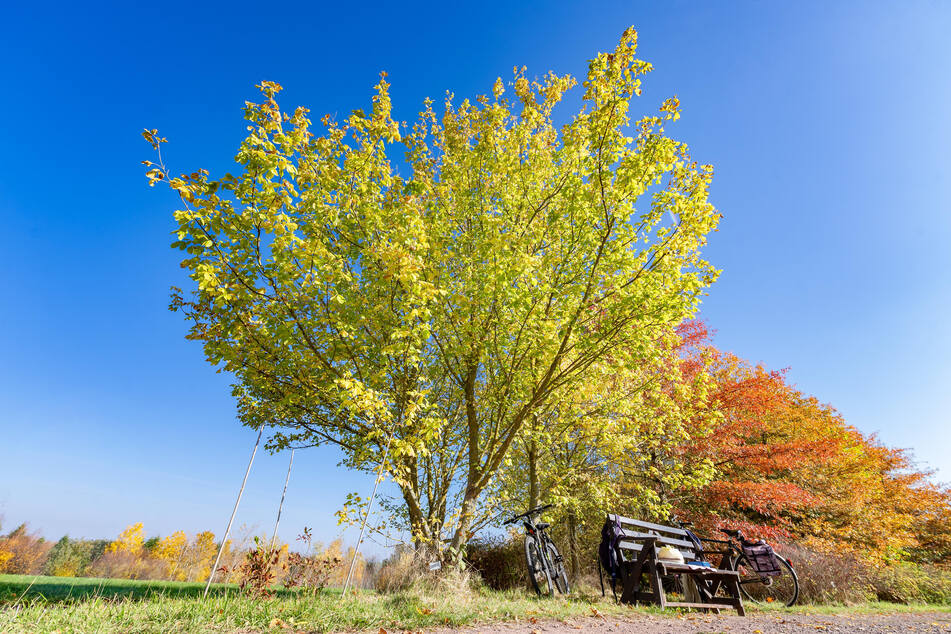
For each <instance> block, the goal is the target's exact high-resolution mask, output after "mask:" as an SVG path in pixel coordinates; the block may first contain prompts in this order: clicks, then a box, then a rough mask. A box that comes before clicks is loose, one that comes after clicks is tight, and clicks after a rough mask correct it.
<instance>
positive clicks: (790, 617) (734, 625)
mask: <svg viewBox="0 0 951 634" xmlns="http://www.w3.org/2000/svg"><path fill="white" fill-rule="evenodd" d="M475 632H480V633H481V632H485V633H487V634H496V633H497V634H575V633H576V632H598V633H603V634H607V633H609V632H610V633H612V634H687V633H688V632H689V633H692V634H699V633H701V632H702V633H704V634H713V633H726V634H774V633H785V632H842V633H845V632H867V633H870V634H878V633H885V632H892V633H898V632H951V613H947V612H940V613H919V614H854V615H845V614H835V615H815V614H777V615H766V614H756V615H753V616H747V617H745V618H744V617H738V616H728V615H721V616H713V615H699V614H697V615H694V614H689V615H684V616H651V615H632V616H630V617H624V618H617V617H606V618H597V617H590V618H586V619H581V620H572V621H547V622H543V621H538V622H536V623H530V622H525V621H521V622H519V623H503V624H498V625H483V626H475V627H466V628H461V629H457V630H452V629H440V630H434V631H432V632H431V634H437V633H438V634H450V633H453V634H472V633H475Z"/></svg>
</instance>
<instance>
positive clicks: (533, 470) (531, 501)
mask: <svg viewBox="0 0 951 634" xmlns="http://www.w3.org/2000/svg"><path fill="white" fill-rule="evenodd" d="M527 453H528V508H530V509H533V508H535V507H536V506H538V443H536V442H535V438H534V437H532V438H530V439H529V441H528V452H527Z"/></svg>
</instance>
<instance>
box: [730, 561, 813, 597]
mask: <svg viewBox="0 0 951 634" xmlns="http://www.w3.org/2000/svg"><path fill="white" fill-rule="evenodd" d="M776 558H777V559H779V563H780V569H781V570H782V572H780V573H779V574H778V575H774V576H771V577H766V576H763V575H760V574H759V573H757V572H756V571H755V570H754V569H753V566H751V565H750V562H749V560H748V559H747V558H746V555H740V556H739V557H737V558H736V559H734V560H733V561H732V563H731V567H732V568H733V570H736V571H737V572H738V573H740V592H741V593H743V598H744V599H746V600H747V601H753V602H754V603H762V604H764V605H765V604H771V605H785V606H786V607H792V606H793V605H794V604H795V603H796V600H797V599H798V598H799V577H798V576H797V575H796V571H795V570H793V567H792V566H790V565H789V562H788V561H786V560H785V559H784V558H782V557H780V556H779V555H776Z"/></svg>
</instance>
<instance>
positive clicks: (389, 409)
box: [145, 29, 719, 552]
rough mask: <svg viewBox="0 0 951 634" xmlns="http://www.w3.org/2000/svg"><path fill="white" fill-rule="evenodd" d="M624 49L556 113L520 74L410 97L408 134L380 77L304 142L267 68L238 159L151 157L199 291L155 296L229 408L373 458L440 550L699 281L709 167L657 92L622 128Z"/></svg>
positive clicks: (629, 38)
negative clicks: (559, 120)
mask: <svg viewBox="0 0 951 634" xmlns="http://www.w3.org/2000/svg"><path fill="white" fill-rule="evenodd" d="M636 41H637V36H636V33H635V31H634V30H633V29H629V30H628V31H626V32H625V33H624V35H623V36H622V38H621V41H620V43H619V44H618V46H617V48H616V49H615V50H614V51H613V52H611V53H605V54H600V55H598V56H597V57H596V58H595V59H593V60H592V61H591V62H590V65H589V70H588V73H587V78H586V79H585V81H584V82H583V87H584V93H583V95H582V105H581V108H580V111H579V112H577V113H576V114H575V115H574V117H573V118H571V119H570V121H568V122H567V123H565V124H564V125H561V126H557V125H556V124H555V123H554V121H553V112H554V109H555V107H556V106H557V105H558V104H559V102H560V101H561V100H562V97H563V95H564V94H565V93H566V92H567V91H568V90H570V89H571V88H572V87H574V86H575V83H576V82H575V80H574V79H573V78H572V77H570V76H559V75H555V74H553V73H550V74H548V75H546V76H545V77H544V78H541V79H539V80H535V81H532V80H530V79H529V78H528V77H526V75H525V71H524V69H521V70H516V72H515V74H514V78H513V80H512V81H511V82H510V83H508V84H506V83H504V82H503V81H502V80H498V81H497V82H496V83H495V85H494V86H493V88H492V91H491V94H490V95H486V96H478V97H477V98H476V99H475V100H474V101H470V100H468V99H465V100H463V101H461V102H460V103H458V104H457V103H456V102H455V100H454V98H453V96H452V95H451V94H450V95H448V96H447V98H446V100H445V103H444V105H443V107H442V109H441V111H439V112H438V113H437V111H436V110H435V109H434V106H433V103H432V102H431V101H430V100H427V101H426V103H425V107H424V109H423V111H422V112H421V113H420V116H419V119H418V121H417V122H416V123H415V124H414V125H413V126H412V127H411V128H409V129H407V128H406V126H405V124H403V125H401V124H399V123H397V122H396V121H394V120H393V118H392V117H391V103H390V97H389V92H388V88H389V84H388V83H387V82H386V80H385V75H384V79H382V80H381V81H380V83H379V84H378V85H377V86H376V94H375V96H374V98H373V104H372V108H371V109H370V111H369V112H363V111H360V110H357V111H354V112H353V113H352V114H351V115H350V116H349V117H347V118H346V119H345V120H343V121H335V120H334V119H333V118H332V117H329V116H327V117H324V118H323V119H322V123H323V126H324V129H323V130H322V131H321V132H319V133H315V132H314V131H313V130H312V128H311V121H310V120H309V119H308V111H307V110H306V109H304V108H297V109H296V110H295V111H294V112H293V114H288V113H284V112H282V111H281V110H280V108H279V106H278V104H277V101H276V99H275V97H276V94H277V93H278V91H279V90H280V87H279V86H278V85H276V84H274V83H271V82H262V84H261V86H260V89H261V90H262V92H263V93H264V97H265V99H264V101H263V102H262V103H248V104H247V107H246V110H245V116H246V119H247V120H248V122H249V125H248V136H247V138H246V139H245V141H244V142H243V143H242V145H241V147H240V150H239V152H238V154H237V157H236V161H237V163H238V165H239V167H240V171H239V173H238V174H236V175H231V174H228V175H225V176H224V177H222V178H220V179H217V180H212V179H210V177H209V174H208V173H207V172H205V171H198V172H195V173H193V174H191V175H183V176H181V177H178V178H171V179H170V178H169V177H170V175H169V174H168V171H167V169H166V167H165V166H164V164H163V163H162V162H161V160H160V161H159V163H158V164H157V165H151V164H150V165H149V167H150V168H151V169H150V171H149V176H150V179H152V182H153V183H154V182H157V181H166V182H168V184H169V185H170V186H171V187H172V188H173V189H175V190H177V191H178V192H179V194H180V195H181V198H182V201H183V206H182V208H181V209H180V210H178V211H177V212H176V213H175V219H176V221H177V224H178V236H177V240H176V241H175V243H174V246H175V247H176V248H179V249H181V250H182V251H184V252H185V258H184V260H183V262H182V264H183V267H185V268H186V269H187V270H188V271H189V272H190V275H191V279H192V280H193V282H194V289H193V291H192V293H191V294H190V295H189V294H185V293H178V294H176V295H175V297H174V299H173V307H174V308H176V309H180V310H182V311H184V313H185V314H186V315H187V316H188V317H189V318H190V319H191V320H192V322H193V323H192V327H191V331H190V333H189V337H191V338H193V339H197V340H200V341H202V342H203V344H204V348H205V352H206V355H207V357H208V360H209V361H210V362H211V363H213V364H216V365H219V366H220V367H222V368H223V369H224V370H226V371H228V372H230V373H232V374H233V375H234V377H235V382H234V394H235V397H236V398H237V402H238V410H239V414H240V417H241V420H242V421H243V422H244V423H245V424H246V425H249V426H251V427H255V428H258V427H261V426H271V427H273V428H274V429H275V433H274V435H273V436H272V438H271V446H274V447H280V446H284V445H287V444H295V445H313V444H319V443H331V444H334V445H337V446H339V447H340V448H341V449H342V450H343V455H344V462H345V463H346V464H347V465H348V466H350V467H353V468H358V469H372V468H373V467H374V466H375V465H378V464H380V462H381V460H383V455H384V454H387V455H388V458H387V459H386V462H385V467H386V470H387V472H388V473H389V475H390V476H391V477H392V478H393V480H394V481H395V482H396V483H397V484H398V485H399V488H400V492H401V497H402V503H403V512H404V513H405V519H406V521H407V523H408V525H409V528H410V529H411V531H412V533H413V536H414V538H415V539H417V540H419V541H429V542H437V541H439V540H441V539H443V538H445V537H447V536H449V537H450V538H451V546H452V550H451V552H458V551H459V548H460V547H462V546H463V545H464V544H465V542H466V540H467V539H468V536H469V535H470V534H471V531H472V530H473V528H474V527H476V526H478V525H479V522H480V521H484V519H485V517H486V514H485V512H484V511H485V509H484V508H483V506H482V505H481V499H482V497H483V494H484V492H485V491H486V490H487V489H488V488H489V487H490V486H491V484H492V481H493V478H494V477H495V475H496V473H497V472H498V470H499V468H500V465H502V463H503V461H504V460H505V459H506V456H507V455H508V454H509V452H510V450H511V448H512V446H513V443H514V442H515V441H516V439H517V438H519V436H520V434H521V433H522V431H523V430H524V429H525V427H526V425H528V424H530V423H531V421H533V420H537V419H538V418H539V417H544V416H545V415H547V413H549V412H551V411H552V410H553V409H554V408H557V407H558V405H559V402H560V400H562V399H564V398H568V397H569V395H571V394H572V391H573V390H575V389H578V388H580V387H583V386H585V385H586V384H587V382H588V381H589V380H590V379H592V378H595V377H601V376H603V375H604V374H605V373H613V374H616V375H617V376H618V377H622V378H620V379H619V381H620V382H622V383H623V376H624V375H625V374H626V373H628V372H633V371H636V370H637V368H638V367H640V366H642V365H643V362H644V360H645V359H647V358H649V357H650V356H651V355H652V354H653V351H654V348H655V345H656V341H657V339H658V337H659V336H661V335H662V333H664V332H666V331H668V330H669V328H670V326H671V325H675V324H678V323H680V322H681V321H682V320H683V319H685V318H687V317H689V316H691V315H692V314H694V312H695V310H696V309H697V306H698V303H699V301H700V297H701V295H702V293H703V290H704V288H705V287H706V286H707V285H709V284H710V283H711V282H712V281H713V279H714V278H715V276H716V273H717V272H716V270H715V269H714V268H712V267H711V266H710V265H709V264H708V263H707V262H706V261H704V260H703V259H702V257H701V255H700V249H701V247H702V245H703V244H704V242H705V240H706V236H707V234H708V233H709V232H710V231H712V230H713V229H714V228H715V227H716V224H717V221H718V218H719V215H718V213H717V212H716V210H715V209H714V208H713V206H712V205H711V204H710V203H709V202H708V199H707V190H708V185H709V183H710V179H711V174H712V169H711V168H710V167H709V166H706V165H698V164H697V163H695V162H693V161H692V160H691V159H690V157H689V155H688V152H687V148H686V146H685V145H684V144H683V143H680V142H677V141H675V140H673V139H671V138H669V137H668V136H667V135H666V133H665V126H666V125H667V124H668V123H669V122H671V121H673V120H675V119H677V118H679V103H678V101H677V100H676V98H671V99H667V100H666V101H664V102H663V104H662V105H661V107H660V112H659V113H658V114H657V115H650V116H644V117H642V118H640V119H638V120H636V121H633V122H632V119H631V117H630V114H629V106H630V101H631V100H632V98H633V97H634V96H635V95H639V94H640V92H641V76H642V75H644V74H645V73H647V72H649V71H650V70H651V66H650V64H648V63H646V62H643V61H640V60H638V59H637V58H636V57H635V50H636ZM511 93H514V96H513V97H512V98H510V97H508V96H507V95H508V94H511ZM145 136H146V138H147V139H148V140H149V141H150V142H151V143H153V145H154V146H155V147H156V148H158V147H159V143H161V142H162V141H164V139H160V138H159V137H157V136H156V134H155V132H154V131H147V132H146V134H145ZM394 152H404V155H403V156H404V160H405V166H406V167H405V168H403V169H397V168H396V167H394V165H393V164H392V162H391V156H392V155H393V153H394ZM602 396H603V398H604V399H608V400H610V399H615V400H619V399H622V398H626V397H627V396H628V394H627V393H626V391H625V390H619V391H618V392H617V393H614V394H612V393H606V394H603V395H602ZM600 405H601V406H602V408H604V409H608V410H609V409H611V408H614V409H615V410H622V409H623V404H621V403H609V402H604V403H601V404H600Z"/></svg>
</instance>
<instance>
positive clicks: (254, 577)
mask: <svg viewBox="0 0 951 634" xmlns="http://www.w3.org/2000/svg"><path fill="white" fill-rule="evenodd" d="M254 545H255V548H254V549H252V550H249V551H248V553H247V555H246V556H245V559H244V563H243V564H241V567H240V569H239V571H240V574H241V581H240V583H239V584H238V585H239V586H240V587H241V590H243V591H244V592H245V593H247V594H249V595H250V596H253V597H267V596H270V594H271V585H272V584H273V583H274V579H275V575H274V568H275V567H276V566H277V564H278V561H279V560H280V558H281V551H279V550H276V549H273V548H264V547H262V546H261V540H260V539H259V538H257V537H255V538H254Z"/></svg>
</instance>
